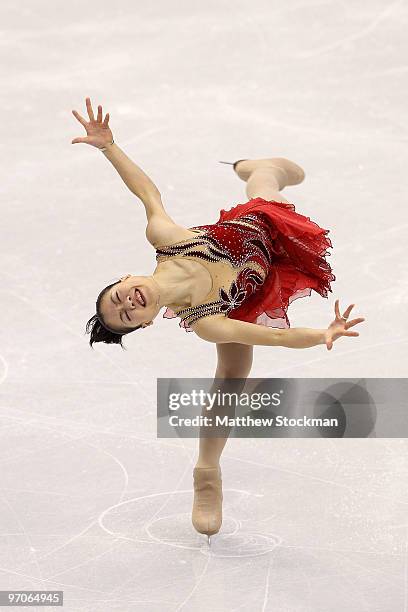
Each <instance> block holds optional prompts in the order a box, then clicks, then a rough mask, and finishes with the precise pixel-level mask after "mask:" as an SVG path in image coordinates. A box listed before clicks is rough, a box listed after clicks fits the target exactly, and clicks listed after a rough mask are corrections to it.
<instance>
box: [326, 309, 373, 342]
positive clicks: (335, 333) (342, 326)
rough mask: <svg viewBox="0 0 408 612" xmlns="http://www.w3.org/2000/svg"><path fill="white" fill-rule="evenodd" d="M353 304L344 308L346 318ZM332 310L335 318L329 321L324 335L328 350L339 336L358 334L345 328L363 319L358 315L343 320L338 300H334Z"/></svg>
mask: <svg viewBox="0 0 408 612" xmlns="http://www.w3.org/2000/svg"><path fill="white" fill-rule="evenodd" d="M354 306H355V304H350V306H349V307H348V308H347V309H346V310H345V312H344V314H343V317H345V318H346V319H348V317H349V315H350V312H351V310H352V308H353V307H354ZM334 312H335V315H336V318H335V319H334V321H333V322H332V323H330V325H329V327H328V328H327V330H326V332H325V335H324V338H325V341H326V346H327V350H328V351H330V350H331V349H332V347H333V342H334V341H335V340H337V338H340V337H341V336H359V335H360V334H359V333H358V332H350V331H347V330H348V329H349V328H350V327H353V326H354V325H357V324H358V323H361V322H362V321H365V319H364V318H363V317H358V318H357V319H352V320H351V321H345V320H344V319H343V318H342V316H341V314H340V310H339V300H336V302H335V304H334Z"/></svg>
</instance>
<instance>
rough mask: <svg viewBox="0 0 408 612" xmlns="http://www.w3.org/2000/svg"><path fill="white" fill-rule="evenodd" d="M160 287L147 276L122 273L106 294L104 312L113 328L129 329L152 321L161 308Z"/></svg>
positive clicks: (123, 331) (120, 330) (107, 322)
mask: <svg viewBox="0 0 408 612" xmlns="http://www.w3.org/2000/svg"><path fill="white" fill-rule="evenodd" d="M158 299H159V295H158V288H157V286H156V285H155V283H154V281H152V280H151V279H150V278H149V277H147V276H132V275H131V274H127V275H126V276H122V278H121V279H120V281H119V282H117V283H116V284H115V285H113V287H109V289H107V290H106V291H105V293H104V294H103V296H102V299H101V302H100V313H101V315H102V318H103V323H104V324H105V325H106V326H107V327H109V328H110V329H111V330H112V331H117V332H120V333H125V332H128V331H130V330H131V329H132V328H135V327H138V326H142V327H147V326H148V325H152V323H153V319H154V318H155V317H156V316H157V314H158V313H159V311H160V307H159V306H158V305H157V301H158Z"/></svg>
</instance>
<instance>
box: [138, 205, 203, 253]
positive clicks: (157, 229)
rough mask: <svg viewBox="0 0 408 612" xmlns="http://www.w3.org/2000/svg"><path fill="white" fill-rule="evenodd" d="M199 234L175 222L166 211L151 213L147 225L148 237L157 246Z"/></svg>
mask: <svg viewBox="0 0 408 612" xmlns="http://www.w3.org/2000/svg"><path fill="white" fill-rule="evenodd" d="M194 236H197V233H196V232H193V231H192V230H190V229H188V228H186V227H183V226H182V225H179V224H178V223H175V222H174V221H173V219H171V217H169V216H168V215H167V214H166V213H158V214H153V215H151V217H150V219H149V222H148V224H147V226H146V238H147V240H148V241H149V242H150V244H151V245H152V246H153V247H155V248H158V247H161V246H167V245H169V244H174V243H175V242H180V241H181V240H188V239H189V238H194Z"/></svg>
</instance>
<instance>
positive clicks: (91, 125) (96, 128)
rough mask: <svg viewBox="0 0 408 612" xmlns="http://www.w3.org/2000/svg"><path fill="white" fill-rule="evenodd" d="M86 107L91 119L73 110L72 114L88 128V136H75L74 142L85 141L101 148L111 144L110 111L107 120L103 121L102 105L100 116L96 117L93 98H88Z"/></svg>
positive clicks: (99, 110)
mask: <svg viewBox="0 0 408 612" xmlns="http://www.w3.org/2000/svg"><path fill="white" fill-rule="evenodd" d="M86 108H87V111H88V116H89V121H86V120H85V119H84V118H83V117H81V115H80V114H79V113H77V111H75V110H73V111H72V114H73V115H74V117H76V118H77V119H78V121H79V123H82V125H83V126H84V128H85V130H86V134H87V135H86V136H84V137H83V138H81V137H79V138H74V140H73V141H72V144H76V143H78V142H85V143H86V144H90V145H92V146H93V147H97V148H98V149H101V148H102V147H104V146H106V145H107V144H110V143H111V142H112V140H113V134H112V132H111V129H110V127H109V125H108V122H109V113H106V116H105V120H104V121H103V123H102V106H100V105H99V106H98V116H97V118H96V119H95V117H94V114H93V110H92V105H91V99H90V98H86Z"/></svg>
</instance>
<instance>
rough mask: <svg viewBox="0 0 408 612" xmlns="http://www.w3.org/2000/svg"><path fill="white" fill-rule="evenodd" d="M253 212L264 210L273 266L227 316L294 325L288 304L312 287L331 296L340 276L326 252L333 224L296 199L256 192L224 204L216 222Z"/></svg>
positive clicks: (302, 295) (256, 321) (241, 319)
mask: <svg viewBox="0 0 408 612" xmlns="http://www.w3.org/2000/svg"><path fill="white" fill-rule="evenodd" d="M249 213H262V215H261V217H262V219H263V220H264V221H266V222H267V225H268V230H269V232H270V235H271V242H272V245H273V258H272V261H273V263H272V266H271V269H270V271H269V273H268V276H267V278H266V279H265V281H264V284H263V285H262V286H261V287H260V288H259V289H258V290H257V291H256V292H255V293H254V294H252V295H251V296H250V298H249V299H248V300H245V301H244V303H243V304H242V305H241V306H240V307H239V308H237V309H235V310H233V311H231V312H230V313H229V315H228V316H229V318H231V319H239V320H240V321H247V322H249V323H258V324H260V325H266V326H268V327H280V328H288V327H290V322H289V319H288V316H287V310H288V307H289V305H290V304H291V303H292V302H293V301H294V300H296V299H298V298H301V297H306V296H310V295H311V292H312V290H313V291H316V292H317V293H319V294H320V295H321V296H322V297H325V298H327V297H328V292H329V291H330V292H332V289H331V287H330V283H331V282H332V281H335V280H336V277H335V276H334V274H333V273H332V269H331V267H330V264H329V263H328V262H327V261H326V259H325V257H326V256H327V255H331V253H329V252H328V249H329V248H333V245H332V243H331V240H330V239H329V238H328V237H327V234H328V233H329V231H330V230H327V229H323V228H321V227H319V225H317V223H315V222H313V221H311V220H310V218H309V217H305V216H304V215H301V214H299V213H297V212H296V210H295V206H294V204H288V203H283V202H275V201H269V200H264V199H263V198H253V199H251V200H249V202H246V203H245V204H238V205H237V206H234V207H233V208H231V209H230V210H228V211H227V210H224V209H222V210H221V211H220V217H219V219H218V221H217V223H219V222H221V221H230V220H233V219H238V218H239V217H241V216H243V215H246V214H249Z"/></svg>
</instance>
